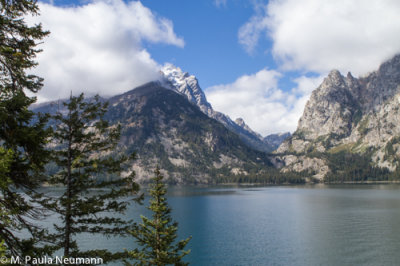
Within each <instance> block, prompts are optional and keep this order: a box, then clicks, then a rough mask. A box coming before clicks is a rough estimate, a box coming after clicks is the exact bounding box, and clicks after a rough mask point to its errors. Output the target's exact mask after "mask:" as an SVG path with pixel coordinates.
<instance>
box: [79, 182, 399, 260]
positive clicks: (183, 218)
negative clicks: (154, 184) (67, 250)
mask: <svg viewBox="0 0 400 266" xmlns="http://www.w3.org/2000/svg"><path fill="white" fill-rule="evenodd" d="M168 202H169V204H170V206H171V207H172V208H173V212H172V215H173V217H174V219H175V220H176V221H178V222H179V238H178V239H183V238H186V237H188V236H190V235H191V236H192V240H191V241H190V242H189V245H188V248H189V249H191V250H192V252H191V253H190V255H188V256H187V257H185V258H186V261H188V262H190V263H191V265H399V263H400V185H345V186H341V185H315V186H311V185H310V186H307V185H306V186H276V187H275V186H274V187H203V188H202V187H169V194H168ZM140 213H145V214H146V213H147V212H146V210H145V209H144V206H137V205H133V206H132V207H130V209H129V211H128V213H127V216H128V217H131V218H137V217H138V215H139V214H140ZM80 245H81V246H82V247H90V248H110V249H112V250H121V249H123V248H127V249H132V248H133V247H134V246H135V244H134V240H133V239H132V238H123V239H121V238H119V239H117V238H111V239H107V238H103V237H98V236H97V237H95V236H84V237H80Z"/></svg>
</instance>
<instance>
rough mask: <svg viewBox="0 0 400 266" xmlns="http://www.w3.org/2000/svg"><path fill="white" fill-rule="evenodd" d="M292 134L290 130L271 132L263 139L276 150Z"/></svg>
mask: <svg viewBox="0 0 400 266" xmlns="http://www.w3.org/2000/svg"><path fill="white" fill-rule="evenodd" d="M290 136H291V134H290V132H285V133H278V134H271V135H268V136H266V137H265V138H264V139H263V141H264V142H265V143H267V144H268V145H269V146H271V147H272V148H273V149H274V150H276V149H277V148H278V147H279V145H281V144H282V142H284V141H285V140H286V139H287V138H289V137H290Z"/></svg>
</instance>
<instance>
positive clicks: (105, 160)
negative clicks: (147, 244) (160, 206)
mask: <svg viewBox="0 0 400 266" xmlns="http://www.w3.org/2000/svg"><path fill="white" fill-rule="evenodd" d="M64 106H65V107H66V108H67V111H68V112H67V113H65V112H64V113H63V112H58V113H57V114H56V115H54V116H53V119H54V120H55V129H54V137H53V145H55V147H56V149H55V150H54V151H53V153H54V161H55V163H56V164H57V166H58V167H59V168H60V170H59V172H57V173H56V174H54V175H53V176H52V178H51V179H50V181H49V182H50V183H51V184H62V185H64V186H65V191H64V193H63V194H62V195H61V197H57V198H52V197H49V198H47V199H46V200H45V201H43V202H42V203H43V204H44V205H45V206H46V207H48V208H49V209H51V210H53V211H54V212H56V213H58V214H59V215H60V216H61V219H62V224H61V225H56V226H55V230H56V233H55V234H53V235H51V239H52V240H53V241H54V243H55V249H63V251H64V256H65V257H69V256H72V257H96V256H97V257H101V258H102V259H103V260H104V262H107V261H110V260H115V259H120V258H122V256H123V255H124V253H122V252H120V253H111V252H109V251H107V250H89V251H85V252H83V251H81V250H79V246H78V243H77V242H76V241H75V240H74V236H75V235H76V234H80V233H90V234H103V235H106V236H115V235H125V234H126V233H127V229H128V228H130V226H131V224H132V221H126V220H125V219H124V218H122V217H121V218H119V217H117V215H116V214H118V213H124V212H125V210H126V208H127V205H128V203H129V201H128V200H129V198H130V195H132V193H133V194H135V193H137V191H138V190H139V186H138V185H137V184H136V183H135V182H134V181H133V179H134V172H132V173H131V174H130V175H128V176H126V177H120V174H121V171H122V170H123V167H124V164H125V163H127V162H128V161H129V159H130V158H129V157H128V156H125V155H119V154H116V153H114V151H115V148H116V145H117V143H118V140H119V136H120V133H119V132H120V128H119V127H118V126H113V127H110V126H109V125H108V123H107V122H106V121H105V120H104V119H103V116H104V113H105V112H106V110H107V104H102V103H101V102H100V101H99V97H95V98H93V99H92V100H91V101H85V100H84V95H83V94H81V95H80V96H79V97H73V96H71V97H70V100H69V102H66V103H64ZM100 173H102V174H107V175H116V176H119V177H120V178H114V179H111V180H104V179H103V180H99V179H97V178H96V175H98V174H100ZM134 199H135V200H136V201H139V200H140V197H135V198H134Z"/></svg>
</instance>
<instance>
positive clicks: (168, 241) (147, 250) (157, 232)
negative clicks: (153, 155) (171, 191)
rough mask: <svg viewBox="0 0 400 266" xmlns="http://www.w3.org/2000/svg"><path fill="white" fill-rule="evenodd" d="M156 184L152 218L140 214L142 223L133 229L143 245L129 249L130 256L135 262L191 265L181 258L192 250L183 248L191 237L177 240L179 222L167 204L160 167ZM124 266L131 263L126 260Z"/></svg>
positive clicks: (152, 199) (154, 186)
mask: <svg viewBox="0 0 400 266" xmlns="http://www.w3.org/2000/svg"><path fill="white" fill-rule="evenodd" d="M154 173H155V177H154V178H153V183H152V184H151V185H150V191H149V192H150V196H151V200H150V206H149V207H148V209H149V210H150V211H151V212H152V213H153V215H152V219H149V218H147V217H145V216H141V219H142V223H141V224H139V225H138V224H135V226H134V227H133V230H131V231H130V233H131V234H132V236H133V237H134V238H136V241H137V243H138V244H139V246H140V248H136V249H134V250H132V251H129V252H128V253H129V256H130V258H131V259H133V260H134V261H135V263H134V265H166V264H174V265H188V263H185V262H184V261H182V259H183V257H184V256H186V255H187V254H189V253H190V250H187V251H185V250H184V248H185V246H186V245H187V243H188V242H189V241H190V239H191V237H189V238H187V239H184V240H181V241H179V242H177V243H175V240H176V238H177V230H178V223H177V222H173V221H172V218H171V208H170V207H169V206H168V203H167V199H166V197H165V194H166V193H167V190H166V187H165V184H164V183H163V176H162V175H161V173H160V169H159V168H158V167H157V169H156V170H155V172H154ZM125 265H131V264H130V263H129V262H127V261H125Z"/></svg>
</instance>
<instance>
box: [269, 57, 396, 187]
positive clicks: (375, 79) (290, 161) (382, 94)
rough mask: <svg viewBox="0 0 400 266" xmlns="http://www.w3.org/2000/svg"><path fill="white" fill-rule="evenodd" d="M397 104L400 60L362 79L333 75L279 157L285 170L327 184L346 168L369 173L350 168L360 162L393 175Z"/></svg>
mask: <svg viewBox="0 0 400 266" xmlns="http://www.w3.org/2000/svg"><path fill="white" fill-rule="evenodd" d="M399 103H400V55H396V56H395V57H394V58H392V59H391V60H388V61H387V62H385V63H383V64H382V65H381V66H380V67H379V69H378V70H376V71H374V72H372V73H370V74H368V75H366V76H363V77H360V78H355V77H353V76H352V75H351V73H348V74H347V75H346V77H345V76H343V75H342V74H341V73H340V72H339V71H337V70H333V71H331V72H330V73H329V75H328V76H327V77H326V78H325V79H324V81H323V82H322V84H321V85H320V86H319V87H318V88H317V89H316V90H314V91H313V93H312V95H311V97H310V100H309V101H308V102H307V104H306V106H305V109H304V113H303V115H302V117H301V118H300V120H299V123H298V127H297V130H296V131H295V132H294V133H293V135H292V136H291V137H290V138H288V139H287V140H286V141H284V142H283V143H282V144H281V145H280V146H279V148H278V150H277V152H276V154H278V156H277V158H278V159H279V160H281V162H282V164H283V165H284V167H283V168H282V171H291V170H295V171H308V172H309V173H312V174H313V175H314V177H315V178H318V179H323V178H325V179H326V178H327V177H331V176H332V173H334V174H340V171H342V172H343V171H345V169H347V168H352V169H353V171H354V172H355V171H361V172H362V171H365V169H358V168H357V169H356V165H355V164H352V161H354V162H356V161H357V162H358V164H360V165H363V166H366V167H367V168H368V169H369V170H368V171H372V172H373V173H378V172H379V173H381V174H382V173H383V175H384V176H390V174H389V172H394V171H398V169H399V162H400V160H399V156H400V108H399ZM334 162H336V164H335V163H334ZM338 162H340V163H343V164H342V165H338ZM360 162H362V163H360ZM340 168H341V169H340ZM369 175H371V173H370V174H369ZM360 176H361V175H360Z"/></svg>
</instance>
